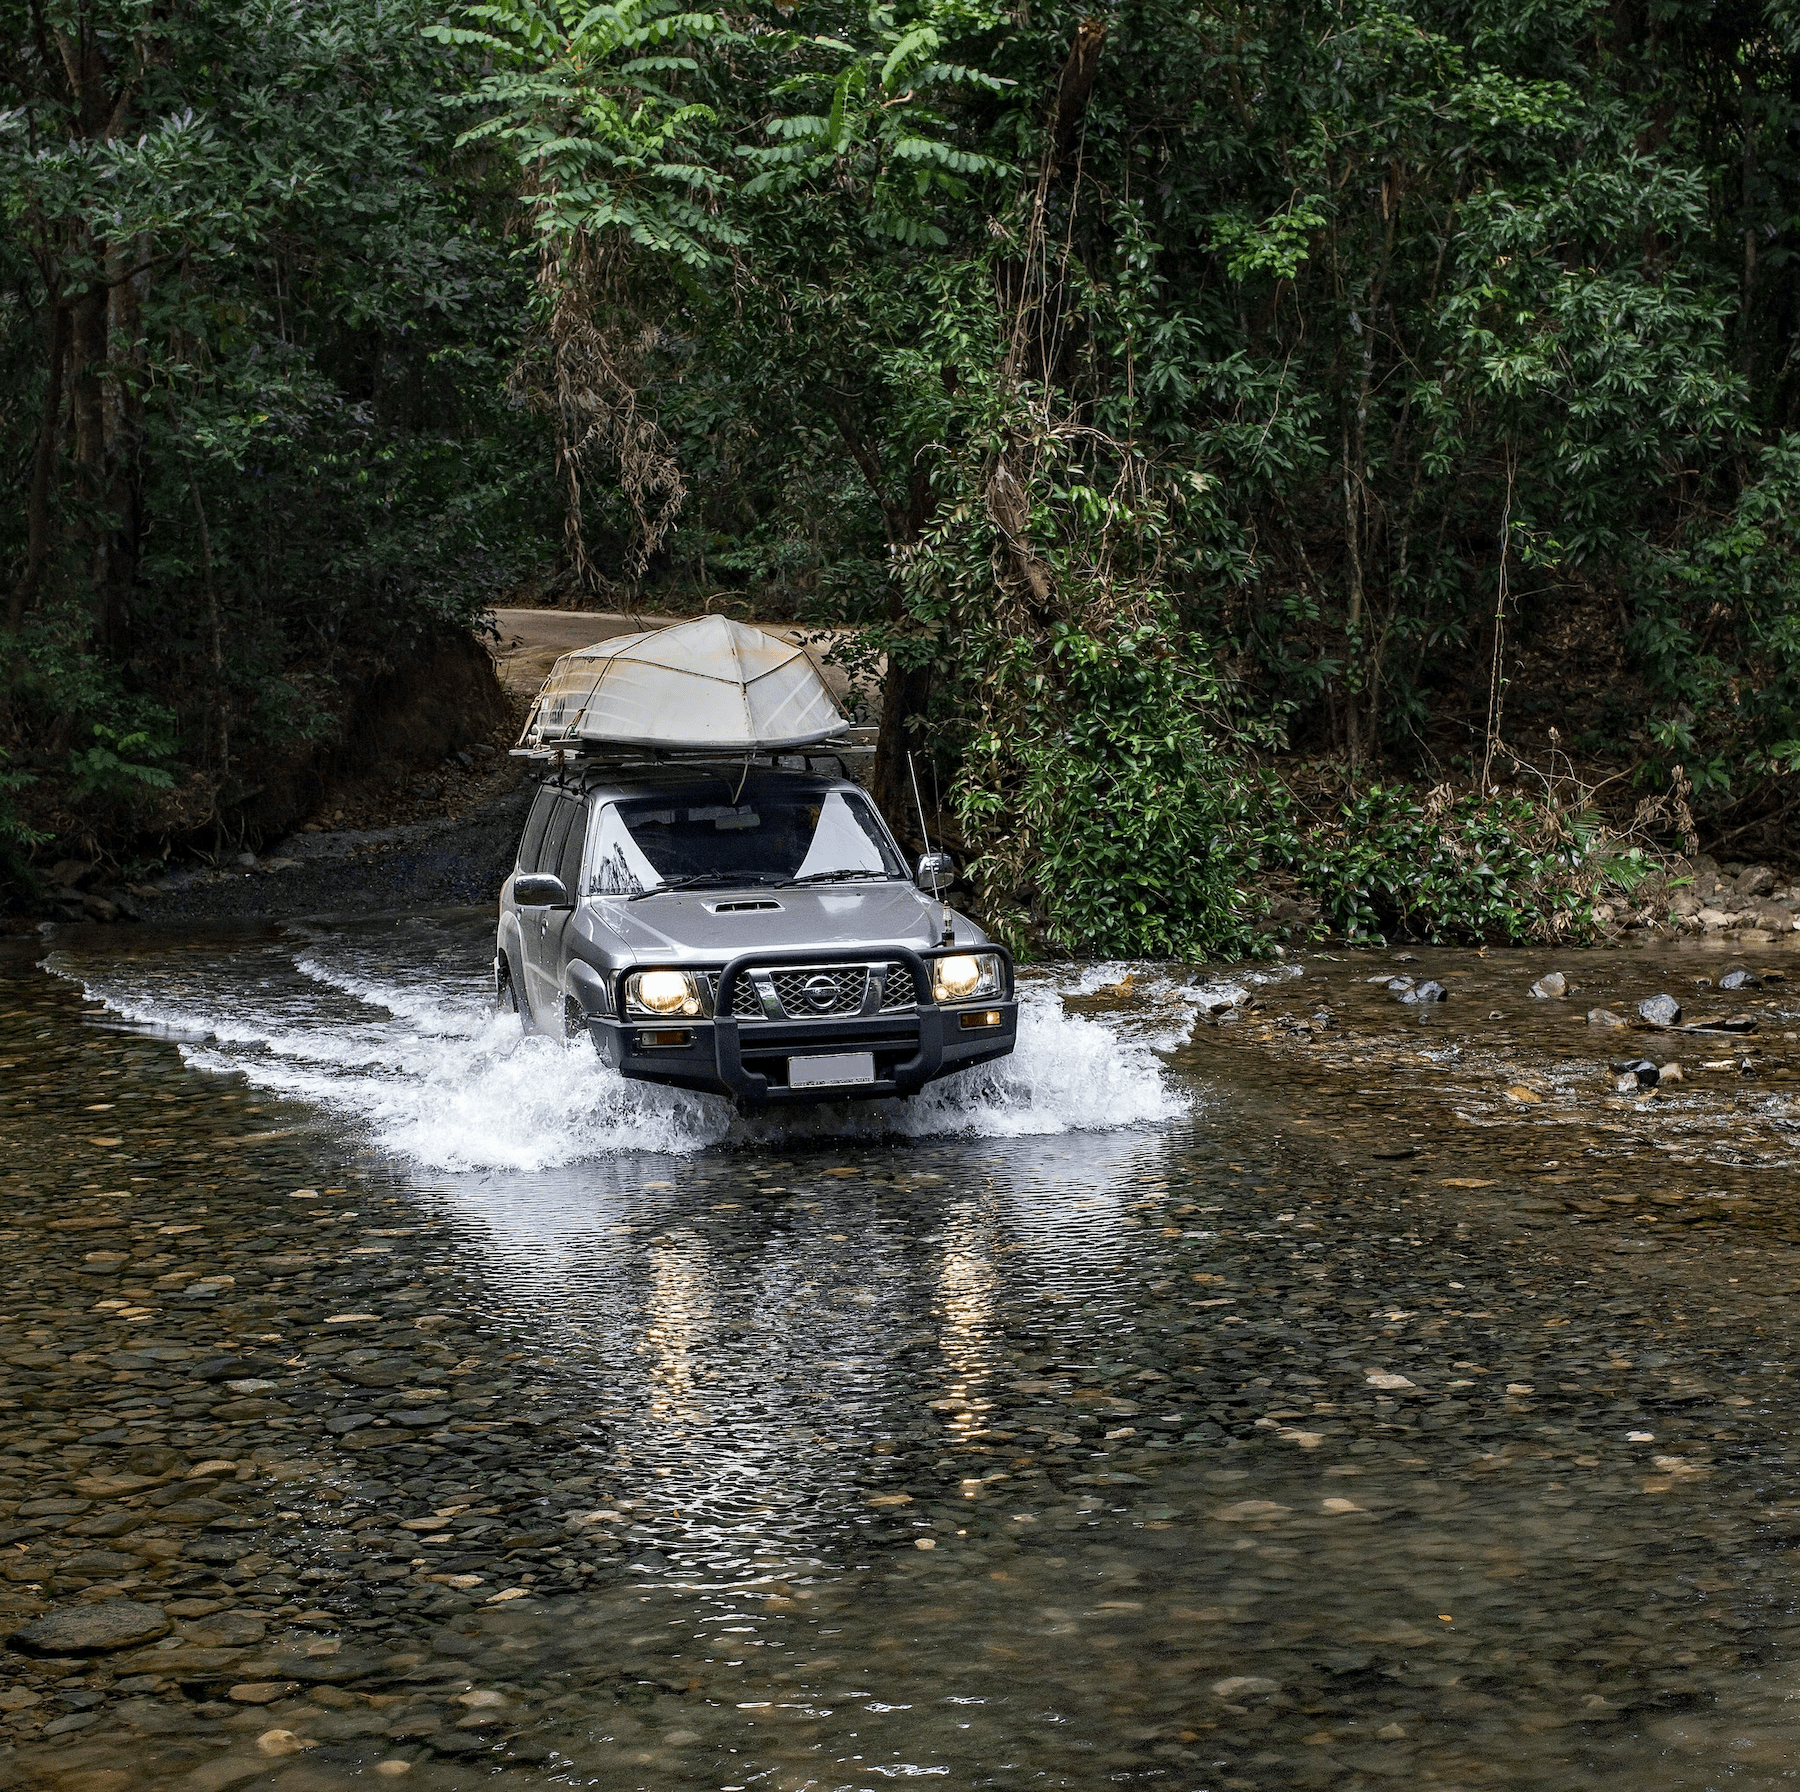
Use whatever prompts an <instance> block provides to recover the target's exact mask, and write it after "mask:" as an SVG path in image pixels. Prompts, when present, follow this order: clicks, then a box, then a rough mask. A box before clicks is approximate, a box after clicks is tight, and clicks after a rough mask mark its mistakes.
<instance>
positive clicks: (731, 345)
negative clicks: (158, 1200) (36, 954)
mask: <svg viewBox="0 0 1800 1792" xmlns="http://www.w3.org/2000/svg"><path fill="white" fill-rule="evenodd" d="M0 5H3V6H4V16H5V18H6V21H7V26H6V30H5V32H4V38H3V40H0V205H3V206H4V208H5V217H6V226H7V227H6V231H5V233H4V236H3V237H0V357H3V358H4V367H5V384H4V392H5V397H4V399H3V400H0V456H3V457H4V460H5V464H6V468H7V483H6V490H7V493H8V494H9V497H8V501H7V502H6V503H5V505H4V507H3V508H0V583H3V587H4V591H5V595H6V606H7V608H6V617H5V623H4V628H5V660H4V682H3V684H0V751H4V753H5V755H6V761H5V764H4V765H3V766H0V780H4V784H5V788H4V789H0V832H3V833H4V834H5V835H6V841H5V842H0V845H4V846H5V848H6V850H8V851H9V853H10V861H9V862H10V864H11V866H12V872H13V875H14V877H15V878H19V879H23V878H27V877H28V876H29V864H28V860H29V859H30V857H31V856H32V855H33V854H37V855H38V856H40V857H41V856H42V855H43V854H44V853H45V852H48V851H57V850H63V849H64V847H66V846H67V845H69V844H70V843H71V842H72V841H73V840H74V839H75V837H76V836H78V835H79V836H80V837H81V838H82V839H83V840H84V841H85V842H86V845H87V847H88V848H89V849H96V848H98V849H101V850H105V851H108V852H111V853H113V854H128V853H131V852H138V853H151V852H155V851H161V850H167V848H168V846H169V845H170V844H172V843H173V844H179V843H181V842H183V841H186V842H190V843H192V842H209V841H210V842H213V843H215V844H216V843H218V842H220V841H223V840H226V839H233V840H235V839H241V838H242V837H244V835H245V833H246V831H249V832H251V833H254V832H255V831H256V830H257V829H258V828H263V827H267V826H270V825H278V824H279V825H285V824H286V823H287V822H290V821H291V820H292V817H291V816H277V817H275V819H274V821H273V822H271V820H270V816H269V813H268V810H267V805H268V803H269V802H270V800H271V799H270V796H269V791H270V789H271V787H272V786H271V780H272V777H273V776H274V774H273V772H272V771H271V768H272V767H277V766H279V765H280V764H283V763H286V762H288V761H289V760H291V759H292V757H293V755H295V754H296V753H303V752H313V751H316V750H318V749H319V748H321V747H322V746H324V745H328V744H329V742H330V740H331V739H332V737H333V733H334V730H337V729H339V728H340V727H341V724H342V718H343V715H344V713H345V705H346V703H347V702H348V701H349V700H350V698H351V696H352V695H353V693H354V692H355V691H356V690H357V689H358V688H359V687H360V686H361V685H364V684H366V683H367V681H368V680H369V679H370V678H371V677H372V676H375V675H376V674H377V673H378V672H382V671H388V670H391V669H392V668H393V667H395V666H396V665H403V664H405V663H406V662H407V660H408V658H409V656H414V657H416V656H418V655H419V654H421V653H424V652H426V651H428V650H430V648H431V647H432V646H433V645H434V644H436V643H438V642H440V641H442V640H443V639H444V638H445V637H446V636H447V635H448V634H450V633H455V632H466V631H467V630H468V629H469V628H470V627H471V626H472V625H473V624H475V623H476V622H477V620H478V618H479V617H480V615H481V613H482V611H483V610H484V608H486V607H487V606H489V605H491V604H493V603H495V602H497V601H505V600H506V599H507V597H508V595H509V594H517V593H519V592H521V591H540V592H541V591H554V592H556V593H557V594H558V596H559V599H560V601H564V602H569V603H578V604H587V605H592V606H595V607H602V606H604V607H608V608H617V607H638V606H645V607H650V606H654V607H658V608H668V607H675V608H683V607H686V608H694V607H699V606H700V605H701V604H710V605H712V606H714V607H720V606H724V607H726V608H735V609H736V612H737V613H741V614H746V615H756V614H762V615H769V616H799V617H801V618H804V619H808V620H812V621H817V622H819V623H839V622H854V623H860V624H863V625H865V626H864V629H863V632H862V634H861V637H860V638H861V640H862V641H863V643H864V646H865V648H866V650H867V652H869V653H870V654H878V653H885V655H886V656H887V659H886V666H887V669H886V673H885V683H884V701H885V711H884V725H883V739H882V748H881V752H880V756H879V758H878V763H877V767H876V774H875V775H876V786H877V791H878V794H882V795H884V796H885V797H886V799H887V800H888V802H889V805H890V807H891V808H894V809H898V807H899V804H900V792H901V780H902V779H903V777H904V776H905V768H906V753H907V751H908V750H909V749H911V750H913V751H914V752H916V753H917V754H919V755H920V756H921V757H920V763H921V764H922V765H926V766H927V768H928V769H929V771H930V773H931V776H930V778H929V780H928V783H929V785H930V788H931V790H932V792H933V794H934V799H936V800H937V801H938V802H939V805H940V812H941V815H942V818H943V825H944V826H945V828H946V829H947V830H949V831H950V832H951V834H952V837H953V839H954V840H955V842H956V843H957V844H959V845H961V846H962V847H963V848H964V849H965V851H966V852H967V853H969V854H971V855H974V856H975V869H974V875H975V877H976V880H977V883H978V886H979V889H980V891H981V894H982V898H983V900H984V902H985V905H986V910H987V912H988V913H989V914H990V915H991V916H993V917H994V918H995V919H996V920H997V921H998V922H999V923H1000V924H1001V925H1002V926H1004V927H1008V928H1010V929H1011V930H1012V933H1013V934H1014V936H1015V937H1020V938H1023V937H1025V936H1026V935H1029V934H1033V933H1035V934H1036V935H1037V936H1038V937H1041V938H1046V939H1049V940H1051V941H1054V942H1058V943H1060V944H1062V945H1066V946H1103V947H1106V948H1108V949H1111V950H1118V951H1124V950H1131V951H1193V950H1202V949H1209V948H1210V949H1233V948H1237V947H1241V946H1243V945H1244V944H1245V943H1246V941H1247V940H1248V939H1249V938H1250V934H1251V932H1252V931H1253V923H1254V919H1255V917H1254V913H1253V912H1252V909H1251V908H1247V907H1246V902H1245V899H1244V897H1243V895H1242V893H1241V892H1242V890H1243V889H1244V887H1245V886H1246V883H1247V881H1248V879H1249V876H1250V874H1253V873H1259V872H1260V873H1262V874H1265V875H1266V874H1271V873H1276V872H1279V873H1282V874H1285V875H1287V876H1290V877H1292V878H1294V879H1296V880H1298V882H1299V883H1301V884H1302V885H1306V886H1309V887H1311V888H1312V889H1313V890H1314V891H1315V892H1316V893H1317V894H1318V895H1319V896H1320V898H1321V899H1322V900H1324V901H1325V902H1326V904H1327V908H1328V910H1330V911H1332V912H1333V913H1334V914H1335V915H1336V918H1337V919H1338V920H1339V921H1340V923H1344V922H1348V923H1349V924H1351V925H1357V924H1361V923H1364V922H1366V923H1367V924H1368V925H1371V926H1373V925H1378V924H1381V923H1382V922H1383V920H1384V919H1386V920H1387V921H1390V922H1391V920H1392V915H1393V910H1394V906H1395V902H1396V901H1397V900H1399V901H1401V906H1402V907H1406V906H1407V905H1408V904H1410V905H1411V909H1412V912H1413V913H1414V915H1415V916H1421V915H1422V916H1423V925H1424V927H1425V929H1426V930H1427V931H1433V930H1436V931H1452V932H1454V931H1458V930H1461V931H1463V932H1465V933H1470V934H1482V933H1492V932H1495V931H1497V932H1498V933H1500V934H1501V935H1502V936H1504V935H1506V934H1508V933H1512V934H1515V935H1516V934H1518V933H1519V932H1521V931H1523V930H1530V929H1532V928H1542V927H1544V926H1563V925H1567V924H1573V923H1572V922H1571V917H1573V918H1574V919H1575V920H1576V921H1578V920H1579V918H1580V917H1581V916H1582V915H1584V914H1585V913H1586V912H1587V909H1586V907H1585V906H1584V905H1586V904H1588V903H1590V901H1591V899H1592V897H1593V894H1594V889H1595V887H1596V886H1595V885H1594V883H1593V881H1592V878H1591V877H1589V878H1588V879H1587V881H1585V882H1584V881H1583V878H1582V877H1579V876H1576V875H1575V873H1576V871H1577V870H1578V869H1579V867H1580V866H1581V865H1582V864H1583V863H1584V862H1585V861H1586V860H1588V859H1589V858H1591V856H1592V854H1593V852H1594V851H1595V843H1596V842H1597V841H1600V840H1602V839H1605V840H1607V841H1610V842H1611V843H1612V845H1611V847H1610V848H1609V850H1612V851H1614V853H1615V857H1614V859H1613V860H1612V864H1613V868H1614V874H1615V875H1626V874H1625V873H1623V872H1621V871H1620V870H1619V867H1620V866H1621V865H1623V864H1624V862H1625V860H1624V859H1623V858H1622V857H1620V856H1618V855H1620V854H1623V853H1625V851H1626V848H1627V843H1629V844H1630V845H1631V846H1633V847H1645V848H1654V847H1657V846H1669V845H1680V844H1684V843H1685V844H1690V845H1691V843H1692V841H1693V840H1694V838H1695V837H1696V836H1698V838H1699V839H1701V840H1703V841H1705V842H1706V843H1708V844H1712V845H1716V846H1717V848H1718V849H1719V850H1721V851H1731V852H1735V853H1737V854H1739V855H1740V856H1741V855H1742V854H1745V853H1748V852H1751V851H1761V852H1765V853H1766V852H1769V851H1772V850H1773V851H1780V850H1781V849H1782V842H1783V840H1784V839H1785V838H1787V837H1788V836H1789V834H1790V833H1791V828H1792V817H1793V814H1794V811H1795V808H1796V783H1795V774H1796V772H1800V602H1797V599H1796V576H1797V570H1800V559H1797V557H1796V542H1795V540H1794V532H1795V529H1796V527H1797V526H1800V512H1797V508H1796V507H1797V503H1800V365H1797V364H1796V359H1795V351H1796V346H1797V345H1800V265H1797V263H1796V260H1795V250H1796V246H1797V244H1800V235H1797V226H1800V221H1797V219H1796V210H1797V208H1800V16H1796V15H1793V14H1791V13H1790V12H1789V11H1788V9H1787V7H1786V4H1785V0H1766V3H1765V4H1762V5H1740V6H1731V5H1727V4H1724V3H1723V0H1721V3H1720V4H1716V5H1702V4H1700V3H1699V0H1659V3H1658V4H1657V5H1655V6H1651V5H1649V4H1647V3H1646V0H1609V3H1608V4H1605V5H1601V4H1588V3H1583V0H1542V3H1540V4H1534V5H1529V6H1518V5H1513V6H1504V7H1502V6H1498V5H1494V4H1492V3H1491V0H1421V3H1419V4H1414V5H1410V6H1402V5H1397V4H1390V3H1389V0H1341V3H1340V4H1336V5H1327V4H1320V3H1314V0H1244V3H1242V4H1215V5H1208V6H1206V7H1204V8H1190V7H1189V6H1187V5H1185V4H1182V3H1179V0H1130V3H1129V4H1121V5H1118V6H1116V7H1114V8H1110V9H1106V10H1097V11H1091V12H1090V11H1080V10H1073V9H1070V8H1068V7H1065V6H1061V5H1057V4H1043V3H1042V0H1039V3H1038V4H1033V0H1015V4H1013V5H1012V6H1010V7H1007V8H996V7H990V6H989V5H986V4H983V3H979V0H902V3H899V4H891V5H890V4H875V5H871V6H868V7H866V8H862V9H855V8H849V7H842V6H837V5H833V4H813V3H811V0H794V3H793V4H782V3H781V0H773V3H771V4H769V5H766V6H762V7H757V8H751V9H744V10H731V11H683V10H679V9H678V7H677V5H676V4H675V0H618V3H616V4H603V5H595V6H588V5H586V4H575V3H574V0H569V3H567V4H557V3H556V0H487V3H484V4H476V5H469V6H466V7H463V8H461V9H460V10H456V11H453V12H450V13H447V14H446V13H442V12H439V11H436V10H434V9H432V8H430V7H422V6H420V5H418V4H416V3H415V0H329V3H328V4H321V5H313V6H299V5H294V4H291V3H290V0H0ZM1272 768H1273V769H1272ZM1277 774H1279V775H1277ZM259 804H260V805H262V807H261V808H259ZM1327 809H1329V811H1330V814H1331V816H1332V817H1333V818H1335V819H1334V820H1333V822H1332V825H1331V826H1330V827H1329V828H1324V829H1323V830H1322V827H1321V821H1320V818H1321V817H1322V816H1323V815H1324V814H1325V813H1326V810H1327ZM1383 853H1386V854H1389V855H1390V856H1393V857H1395V860H1396V863H1397V864H1398V865H1399V867H1400V868H1399V869H1398V870H1395V869H1394V867H1393V866H1392V865H1389V866H1388V867H1387V868H1386V869H1383V868H1382V866H1381V865H1380V864H1378V863H1377V860H1378V859H1379V858H1380V856H1381V854H1383ZM1408 867H1410V869H1408ZM1396 889H1404V890H1410V891H1411V894H1410V895H1407V896H1405V897H1404V899H1401V898H1396V897H1395V896H1394V894H1393V892H1394V891H1395V890H1396ZM1496 890H1498V892H1499V893H1498V894H1496ZM1422 891H1423V892H1425V894H1423V895H1421V893H1420V892H1422ZM1384 892H1385V894H1384ZM1431 892H1436V894H1431ZM1434 904H1435V905H1436V906H1435V907H1434V906H1433V905H1434ZM1484 905H1485V907H1484ZM1476 911H1479V912H1476Z"/></svg>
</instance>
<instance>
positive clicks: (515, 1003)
mask: <svg viewBox="0 0 1800 1792" xmlns="http://www.w3.org/2000/svg"><path fill="white" fill-rule="evenodd" d="M494 1006H495V1008H496V1009H497V1010H498V1011H499V1012H500V1013H501V1014H516V1015H517V1016H518V1017H519V1027H520V1030H521V1031H522V1032H526V1033H529V1032H530V1031H531V1023H530V1021H529V1020H527V1019H526V1016H525V1005H524V1003H523V1002H521V1001H520V1000H519V986H518V983H517V982H516V981H515V980H514V978H513V969H512V960H511V959H510V958H508V957H507V956H506V954H505V953H504V952H502V953H501V954H500V961H499V963H498V964H497V965H496V966H495V968H494Z"/></svg>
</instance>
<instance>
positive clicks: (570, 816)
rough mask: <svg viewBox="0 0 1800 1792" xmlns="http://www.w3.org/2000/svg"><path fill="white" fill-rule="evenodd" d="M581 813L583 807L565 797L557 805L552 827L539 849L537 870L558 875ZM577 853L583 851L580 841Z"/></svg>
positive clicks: (547, 831) (545, 834)
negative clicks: (575, 823) (576, 818)
mask: <svg viewBox="0 0 1800 1792" xmlns="http://www.w3.org/2000/svg"><path fill="white" fill-rule="evenodd" d="M580 813H581V806H580V804H578V803H572V802H570V801H569V799H568V798H567V797H564V798H562V799H561V801H559V802H558V803H557V805H556V810H555V813H554V814H552V815H551V817H550V825H549V826H548V827H547V828H545V830H544V838H543V842H542V844H541V845H540V846H539V847H538V856H537V865H536V867H535V869H536V870H538V871H542V872H548V873H549V874H550V875H551V876H552V877H554V876H555V875H556V868H557V866H559V865H560V864H561V863H562V856H563V849H564V847H566V846H567V845H568V843H569V836H570V834H571V833H573V832H574V826H573V824H574V821H575V817H576V816H577V815H579V814H580ZM575 850H576V852H578V853H579V852H580V851H581V845H580V842H579V840H577V842H576V847H575Z"/></svg>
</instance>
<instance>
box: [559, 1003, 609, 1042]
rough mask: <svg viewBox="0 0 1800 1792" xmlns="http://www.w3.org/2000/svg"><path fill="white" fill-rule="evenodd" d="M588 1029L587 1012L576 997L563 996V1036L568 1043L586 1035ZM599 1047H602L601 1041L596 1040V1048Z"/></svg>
mask: <svg viewBox="0 0 1800 1792" xmlns="http://www.w3.org/2000/svg"><path fill="white" fill-rule="evenodd" d="M587 1031H588V1024H587V1014H586V1012H585V1011H584V1010H583V1008H582V1006H581V1004H580V1003H579V1002H578V1001H576V999H575V998H574V997H573V996H564V997H563V1038H564V1040H565V1041H567V1042H568V1043H571V1044H572V1043H573V1042H574V1041H575V1040H577V1039H580V1038H582V1037H583V1036H584V1035H586V1034H587ZM599 1049H600V1046H599V1042H598V1041H595V1043H594V1050H595V1051H598V1050H599Z"/></svg>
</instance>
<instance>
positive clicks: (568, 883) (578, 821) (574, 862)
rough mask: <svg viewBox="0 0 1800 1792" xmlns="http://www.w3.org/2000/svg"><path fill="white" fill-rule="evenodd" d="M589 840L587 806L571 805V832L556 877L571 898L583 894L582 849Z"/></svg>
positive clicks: (578, 803) (577, 803) (580, 804)
mask: <svg viewBox="0 0 1800 1792" xmlns="http://www.w3.org/2000/svg"><path fill="white" fill-rule="evenodd" d="M586 839H587V804H586V803H582V802H573V803H570V804H569V832H568V835H567V837H566V838H565V839H564V841H563V849H562V857H561V858H560V859H559V860H558V861H557V866H556V875H557V876H558V877H560V878H561V879H562V883H563V888H564V889H565V890H567V891H568V892H569V894H570V895H571V896H578V895H580V893H581V848H582V845H583V844H584V843H585V841H586Z"/></svg>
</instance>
